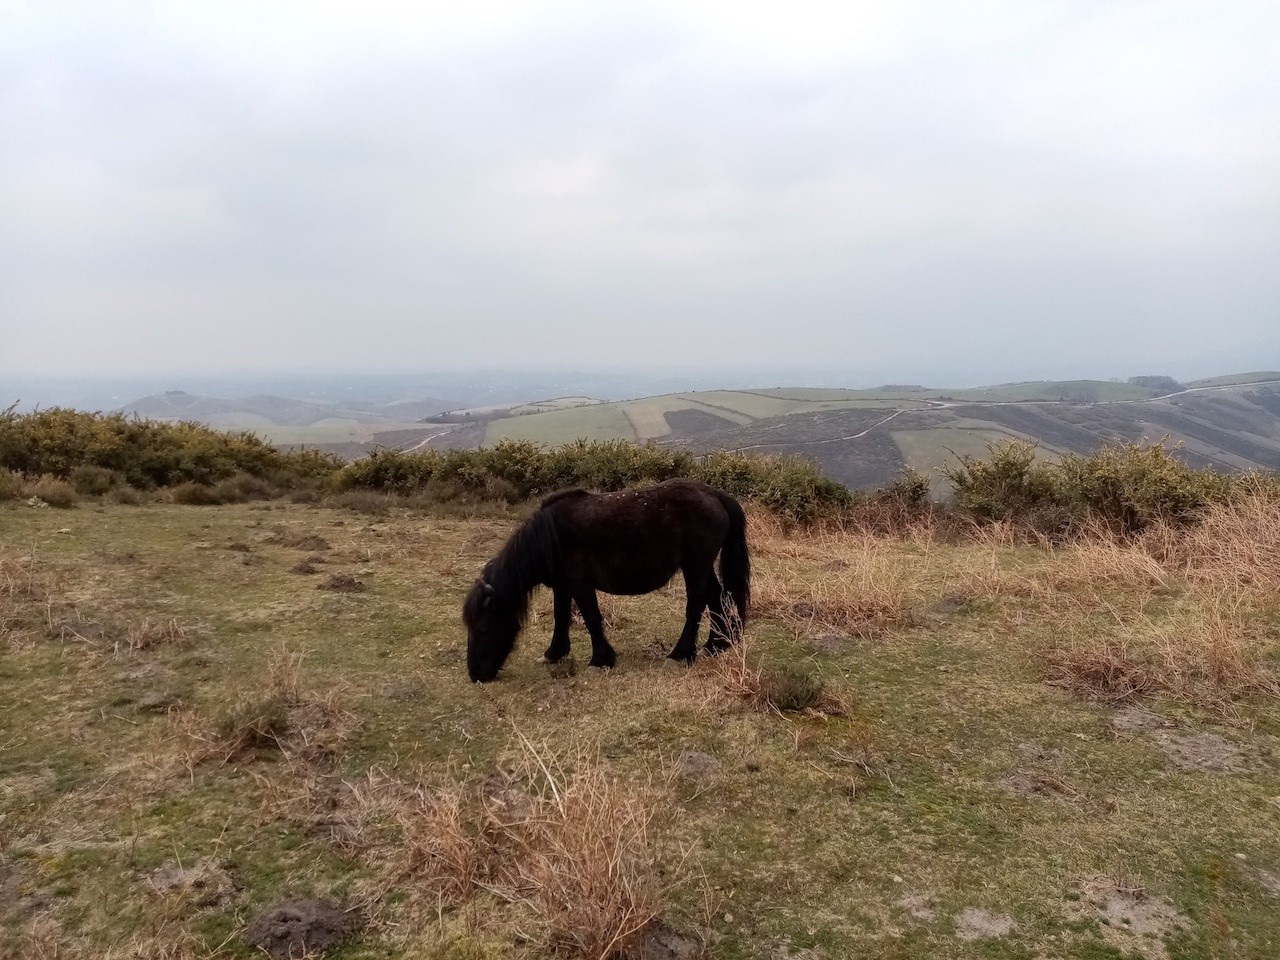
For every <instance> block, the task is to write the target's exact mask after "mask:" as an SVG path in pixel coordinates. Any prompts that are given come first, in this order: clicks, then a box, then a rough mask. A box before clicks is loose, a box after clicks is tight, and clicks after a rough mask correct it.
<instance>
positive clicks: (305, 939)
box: [244, 900, 364, 960]
mask: <svg viewBox="0 0 1280 960" xmlns="http://www.w3.org/2000/svg"><path fill="white" fill-rule="evenodd" d="M363 926H364V921H363V918H361V917H360V916H359V914H357V913H356V912H355V911H354V910H353V909H350V908H344V907H342V906H339V905H337V904H333V903H325V902H323V901H320V900H287V901H285V902H283V903H278V904H276V905H275V906H272V907H268V908H267V909H265V910H263V911H262V912H261V913H259V914H258V915H257V916H256V917H254V918H253V919H252V920H251V921H249V926H248V927H246V928H245V931H244V938H245V940H247V941H248V942H249V943H251V944H252V945H253V946H255V947H257V948H258V949H259V950H262V951H265V952H266V953H267V954H269V955H270V956H271V957H273V958H274V960H296V958H301V957H309V956H312V955H314V954H316V953H319V952H321V951H324V950H327V949H329V948H330V947H334V946H337V945H338V944H339V943H341V942H342V941H344V940H346V939H347V938H349V937H350V936H352V935H353V934H354V933H356V932H357V931H358V930H360V928H361V927H363Z"/></svg>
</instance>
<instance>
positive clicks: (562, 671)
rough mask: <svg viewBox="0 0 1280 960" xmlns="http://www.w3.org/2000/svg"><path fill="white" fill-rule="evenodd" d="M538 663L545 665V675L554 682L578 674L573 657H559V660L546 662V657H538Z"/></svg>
mask: <svg viewBox="0 0 1280 960" xmlns="http://www.w3.org/2000/svg"><path fill="white" fill-rule="evenodd" d="M538 662H539V663H544V664H546V665H547V673H549V674H551V676H552V677H553V678H554V679H556V680H564V679H566V678H568V677H572V676H574V675H575V674H577V672H578V665H577V664H576V663H575V662H574V660H573V657H561V658H560V659H559V660H548V659H547V658H546V657H539V658H538Z"/></svg>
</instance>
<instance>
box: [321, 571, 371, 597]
mask: <svg viewBox="0 0 1280 960" xmlns="http://www.w3.org/2000/svg"><path fill="white" fill-rule="evenodd" d="M317 589H320V590H332V591H333V592H334V593H364V581H363V580H357V579H356V578H355V577H353V576H352V575H351V574H349V573H331V574H330V575H329V579H328V580H326V581H325V582H324V583H322V584H319V586H318V588H317Z"/></svg>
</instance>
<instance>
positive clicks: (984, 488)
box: [942, 440, 1059, 522]
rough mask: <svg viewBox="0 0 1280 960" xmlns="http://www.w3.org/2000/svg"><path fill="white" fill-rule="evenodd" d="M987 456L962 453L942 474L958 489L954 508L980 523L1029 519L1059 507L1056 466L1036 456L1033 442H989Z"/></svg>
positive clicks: (954, 499)
mask: <svg viewBox="0 0 1280 960" xmlns="http://www.w3.org/2000/svg"><path fill="white" fill-rule="evenodd" d="M987 454H988V456H987V459H985V460H984V459H982V458H980V457H972V456H965V455H963V454H962V455H960V456H959V457H958V462H957V463H955V464H947V465H946V466H945V467H943V469H942V473H943V476H945V477H946V478H947V480H949V481H950V482H951V485H952V487H953V488H954V490H955V495H954V498H953V501H952V502H953V505H954V507H955V508H956V509H957V510H959V511H961V512H962V513H964V514H967V515H968V516H970V517H972V518H973V519H975V520H978V521H980V522H990V521H994V520H1020V521H1024V522H1025V521H1027V520H1030V519H1031V518H1033V517H1035V516H1036V515H1037V514H1040V513H1044V512H1052V511H1053V510H1054V509H1056V507H1057V505H1058V503H1059V501H1058V491H1057V487H1056V483H1055V477H1054V473H1053V469H1052V467H1051V466H1049V465H1048V464H1045V463H1043V462H1041V461H1039V460H1038V459H1037V458H1036V448H1035V445H1034V444H1030V443H1026V442H1024V441H1021V440H1007V441H1005V442H1004V443H998V444H997V443H993V444H988V445H987Z"/></svg>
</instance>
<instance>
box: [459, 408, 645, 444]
mask: <svg viewBox="0 0 1280 960" xmlns="http://www.w3.org/2000/svg"><path fill="white" fill-rule="evenodd" d="M581 438H585V439H587V440H616V439H623V440H634V439H636V435H635V431H634V430H632V428H631V422H630V421H629V420H628V419H627V415H626V413H624V412H623V411H622V409H621V408H620V407H619V405H618V404H615V403H603V404H595V405H593V406H585V407H571V408H569V409H567V410H552V411H549V412H547V413H531V414H529V415H527V416H522V417H507V418H505V419H502V420H494V421H493V422H492V423H490V424H489V426H488V427H487V428H486V430H485V435H484V441H485V443H488V444H493V443H497V442H498V441H499V440H533V441H536V442H538V443H547V444H560V443H572V442H573V441H574V440H578V439H581Z"/></svg>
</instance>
